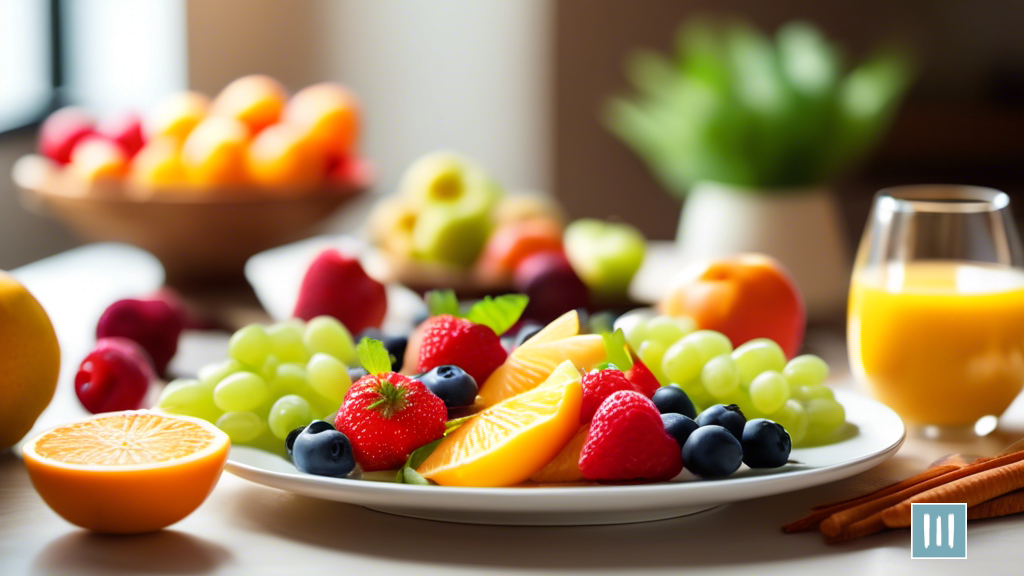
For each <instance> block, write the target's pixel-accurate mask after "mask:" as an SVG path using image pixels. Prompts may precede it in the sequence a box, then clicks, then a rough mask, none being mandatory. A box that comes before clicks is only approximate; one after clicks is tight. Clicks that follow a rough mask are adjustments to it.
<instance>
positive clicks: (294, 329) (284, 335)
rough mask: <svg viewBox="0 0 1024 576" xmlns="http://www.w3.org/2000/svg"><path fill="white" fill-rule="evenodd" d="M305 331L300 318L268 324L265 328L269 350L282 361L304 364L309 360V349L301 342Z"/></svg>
mask: <svg viewBox="0 0 1024 576" xmlns="http://www.w3.org/2000/svg"><path fill="white" fill-rule="evenodd" d="M305 331H306V327H305V325H304V324H303V323H302V322H301V321H300V320H289V321H287V322H280V323H278V324H274V325H273V326H270V327H269V328H267V336H269V337H270V351H271V352H272V353H273V354H274V355H275V356H277V357H278V358H280V359H281V361H282V362H300V363H302V364H305V363H306V362H307V361H309V351H308V350H306V344H305V343H304V342H303V336H304V333H305Z"/></svg>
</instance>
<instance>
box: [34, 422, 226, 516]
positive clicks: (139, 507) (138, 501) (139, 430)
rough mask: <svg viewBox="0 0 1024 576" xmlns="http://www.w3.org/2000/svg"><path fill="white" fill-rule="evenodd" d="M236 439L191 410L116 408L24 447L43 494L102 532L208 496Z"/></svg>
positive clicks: (181, 509) (178, 512) (181, 511)
mask: <svg viewBox="0 0 1024 576" xmlns="http://www.w3.org/2000/svg"><path fill="white" fill-rule="evenodd" d="M230 447H231V441H230V440H229V439H228V436H227V434H225V433H223V432H221V431H220V430H219V429H218V428H217V427H216V426H214V425H213V424H210V423H209V422H206V421H204V420H200V419H198V418H192V417H190V416H179V415H176V414H164V413H158V412H149V411H146V410H138V411H128V412H111V413H106V414H100V415H97V416H94V417H92V418H87V419H85V420H79V421H77V422H72V423H70V424H65V425H63V426H58V427H57V428H54V429H53V430H50V431H48V432H44V433H43V434H41V435H39V436H37V437H36V438H35V439H33V440H31V441H30V442H28V443H27V444H25V447H24V448H23V452H24V455H25V467H26V468H28V473H29V477H30V478H31V479H32V484H33V485H34V486H35V488H36V490H37V491H38V492H39V495H40V496H42V497H43V500H45V501H46V503H47V504H48V505H49V506H50V508H53V510H54V511H55V512H57V514H60V515H61V516H62V517H63V518H64V519H65V520H67V521H68V522H71V523H72V524H76V525H78V526H81V527H82V528H88V529H90V530H95V531H97V532H106V533H112V534H133V533H138V532H151V531H153V530H159V529H161V528H163V527H165V526H169V525H171V524H173V523H175V522H177V521H178V520H181V519H182V518H184V517H185V516H188V515H189V514H191V513H192V511H193V510H195V509H196V508H198V507H199V505H200V504H202V503H203V500H205V499H206V497H207V496H208V495H209V494H210V491H211V490H213V487H214V485H216V484H217V480H218V479H219V478H220V473H221V471H222V470H223V469H224V463H225V462H226V461H227V458H228V449H229V448H230Z"/></svg>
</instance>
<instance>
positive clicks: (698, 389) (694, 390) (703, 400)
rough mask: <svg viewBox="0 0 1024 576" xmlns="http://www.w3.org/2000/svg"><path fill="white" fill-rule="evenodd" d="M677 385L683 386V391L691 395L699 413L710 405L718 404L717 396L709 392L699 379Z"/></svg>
mask: <svg viewBox="0 0 1024 576" xmlns="http://www.w3.org/2000/svg"><path fill="white" fill-rule="evenodd" d="M677 386H679V387H680V388H682V389H683V392H686V395H687V396H689V397H690V401H691V402H693V405H694V406H695V407H696V408H697V413H698V414H699V413H700V411H701V410H704V409H705V408H707V407H708V406H712V405H714V404H716V402H715V397H714V396H712V395H711V394H709V393H708V391H707V390H706V389H705V388H704V385H703V384H701V382H700V380H699V379H694V380H690V381H688V382H685V383H683V384H677Z"/></svg>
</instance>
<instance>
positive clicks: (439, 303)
mask: <svg viewBox="0 0 1024 576" xmlns="http://www.w3.org/2000/svg"><path fill="white" fill-rule="evenodd" d="M425 299H426V301H427V310H428V311H430V315H431V316H440V315H442V314H450V315H452V316H459V317H461V316H462V310H461V309H460V308H459V299H458V298H456V297H455V291H454V290H431V291H430V292H427V295H426V297H425Z"/></svg>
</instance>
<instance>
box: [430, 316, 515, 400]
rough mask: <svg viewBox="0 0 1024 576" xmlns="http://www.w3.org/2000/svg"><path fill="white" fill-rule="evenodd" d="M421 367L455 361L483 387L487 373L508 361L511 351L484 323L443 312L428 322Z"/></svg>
mask: <svg viewBox="0 0 1024 576" xmlns="http://www.w3.org/2000/svg"><path fill="white" fill-rule="evenodd" d="M424 324H425V325H424V327H423V337H422V339H421V341H420V358H419V364H418V365H417V368H416V369H417V370H418V371H419V372H426V371H428V370H432V369H434V368H437V367H438V366H444V365H445V364H452V365H455V366H458V367H459V368H462V369H463V370H464V371H465V372H466V373H467V374H469V375H470V376H472V377H473V379H474V380H476V381H477V383H478V384H479V385H480V387H481V388H482V387H483V384H484V382H486V381H487V377H488V376H490V375H491V373H492V372H494V371H495V370H497V369H498V367H499V366H501V365H502V364H504V363H505V359H506V358H508V352H506V351H505V348H504V347H503V346H502V345H501V338H499V337H498V335H497V334H495V333H494V330H491V329H490V328H488V327H487V326H484V325H483V324H476V323H473V322H470V321H469V320H466V319H465V318H456V317H455V316H451V315H449V314H442V315H440V316H434V317H432V318H430V319H428V320H427V321H426V322H425V323H424Z"/></svg>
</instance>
